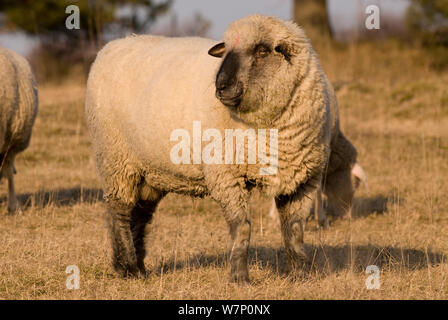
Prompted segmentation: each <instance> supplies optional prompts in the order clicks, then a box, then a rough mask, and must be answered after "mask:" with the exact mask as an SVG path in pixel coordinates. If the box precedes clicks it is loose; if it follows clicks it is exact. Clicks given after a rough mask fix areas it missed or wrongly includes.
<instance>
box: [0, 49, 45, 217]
mask: <svg viewBox="0 0 448 320" xmlns="http://www.w3.org/2000/svg"><path fill="white" fill-rule="evenodd" d="M37 103H38V102H37V85H36V80H35V78H34V75H33V73H32V71H31V68H30V66H29V64H28V62H27V61H26V60H25V59H24V58H23V57H21V56H20V55H18V54H17V53H15V52H12V51H10V50H7V49H4V48H1V47H0V110H1V111H0V179H1V178H3V177H6V178H7V179H8V212H9V213H15V212H17V211H20V207H19V203H18V201H17V197H16V194H15V190H14V177H13V175H14V174H15V173H16V170H15V168H14V158H15V156H16V155H17V154H18V153H19V152H22V151H23V150H25V149H26V148H27V147H28V145H29V143H30V138H31V131H32V128H33V124H34V120H35V118H36V115H37Z"/></svg>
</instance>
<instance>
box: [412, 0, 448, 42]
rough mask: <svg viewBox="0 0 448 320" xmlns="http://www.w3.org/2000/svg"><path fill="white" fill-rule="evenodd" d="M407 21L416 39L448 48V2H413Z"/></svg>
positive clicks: (424, 0)
mask: <svg viewBox="0 0 448 320" xmlns="http://www.w3.org/2000/svg"><path fill="white" fill-rule="evenodd" d="M407 20H408V25H409V27H410V29H411V31H412V36H413V38H414V39H418V40H420V41H422V42H423V43H424V44H427V45H443V46H448V0H412V3H411V6H410V7H409V10H408V16H407ZM416 36H417V37H416Z"/></svg>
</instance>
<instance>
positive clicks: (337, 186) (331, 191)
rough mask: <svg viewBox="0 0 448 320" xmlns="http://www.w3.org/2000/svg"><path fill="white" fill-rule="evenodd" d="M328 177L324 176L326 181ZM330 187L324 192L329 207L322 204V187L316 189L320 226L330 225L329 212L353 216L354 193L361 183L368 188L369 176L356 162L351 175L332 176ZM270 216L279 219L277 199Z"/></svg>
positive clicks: (273, 200)
mask: <svg viewBox="0 0 448 320" xmlns="http://www.w3.org/2000/svg"><path fill="white" fill-rule="evenodd" d="M325 180H326V178H324V182H323V183H325ZM330 181H331V184H330V188H324V193H326V195H327V198H328V199H327V200H328V202H327V207H326V208H323V206H322V189H321V188H319V189H318V190H317V191H316V195H315V196H316V202H315V205H314V208H313V209H314V210H313V212H310V214H312V213H314V216H315V217H316V219H317V220H318V223H319V226H321V227H323V228H326V227H327V226H328V220H327V214H330V215H333V216H337V217H342V218H345V217H351V206H352V200H353V195H354V193H355V191H356V189H357V188H358V187H359V185H360V184H361V183H363V184H364V185H365V187H366V189H367V177H366V174H365V172H364V170H363V169H362V167H361V166H360V165H359V164H358V163H355V165H354V166H353V168H352V169H351V172H350V175H349V176H347V175H346V174H345V173H343V172H341V173H339V174H337V175H334V176H330ZM269 217H270V218H271V219H273V220H274V221H278V219H279V217H278V211H277V207H276V205H275V199H272V201H271V208H270V209H269Z"/></svg>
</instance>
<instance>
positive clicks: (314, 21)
mask: <svg viewBox="0 0 448 320" xmlns="http://www.w3.org/2000/svg"><path fill="white" fill-rule="evenodd" d="M293 10H294V12H293V14H294V21H295V22H296V23H297V24H298V25H300V26H302V27H304V29H305V31H306V32H307V33H308V34H310V37H311V38H312V37H313V36H322V35H325V36H331V29H330V25H329V23H328V15H327V4H326V0H294V7H293Z"/></svg>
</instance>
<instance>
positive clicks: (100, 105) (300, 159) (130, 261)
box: [86, 15, 332, 282]
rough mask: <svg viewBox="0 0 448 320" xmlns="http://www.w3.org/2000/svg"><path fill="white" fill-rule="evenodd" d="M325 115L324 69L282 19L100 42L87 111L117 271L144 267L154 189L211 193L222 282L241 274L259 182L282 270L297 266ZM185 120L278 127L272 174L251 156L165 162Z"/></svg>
mask: <svg viewBox="0 0 448 320" xmlns="http://www.w3.org/2000/svg"><path fill="white" fill-rule="evenodd" d="M207 53H208V54H210V55H212V56H214V57H211V56H209V55H208V54H207ZM216 57H222V59H217V58H216ZM214 84H215V85H214ZM330 112H331V111H330V92H329V90H328V86H327V81H326V77H325V74H324V73H323V71H322V69H321V67H320V64H319V61H318V59H317V56H316V54H315V52H314V50H313V49H312V47H311V44H310V42H309V40H308V38H307V37H306V35H305V33H304V32H303V30H302V29H301V28H300V27H298V26H297V25H296V24H294V23H292V22H286V21H283V20H280V19H277V18H274V17H264V16H260V15H255V16H249V17H247V18H244V19H241V20H238V21H236V22H234V23H232V24H231V25H230V26H229V28H228V29H227V31H226V32H225V35H224V42H222V43H218V44H216V42H215V41H212V40H207V39H201V38H163V37H153V36H134V37H127V38H125V39H121V40H116V41H112V42H110V43H109V44H107V45H106V46H105V47H104V48H103V49H102V50H101V51H100V52H99V54H98V56H97V58H96V61H95V62H94V64H93V66H92V68H91V71H90V75H89V79H88V84H87V94H86V117H87V124H88V127H89V130H90V135H91V140H92V145H93V149H94V154H95V159H96V163H97V168H98V171H99V175H100V178H101V183H102V186H103V189H104V194H105V200H106V205H107V210H108V213H109V217H110V228H109V229H110V234H111V240H112V246H113V266H114V268H115V270H116V271H117V272H118V273H119V274H120V275H122V276H139V275H145V274H146V270H145V266H144V257H145V243H144V233H145V232H144V230H145V226H146V224H147V223H149V222H150V221H151V219H152V216H153V213H154V211H155V209H156V207H157V205H158V203H159V201H160V200H161V199H162V198H163V196H164V195H165V194H166V193H168V192H176V193H182V194H187V195H190V196H199V197H202V196H206V195H209V196H211V197H212V198H213V199H215V200H216V201H217V202H218V203H219V204H220V205H221V207H222V208H223V212H224V217H225V219H226V221H227V223H228V226H229V229H230V235H231V238H232V241H233V246H232V250H231V255H230V266H231V271H230V280H231V281H236V282H245V281H249V274H248V266H247V254H248V248H249V242H250V233H251V225H250V221H249V212H248V211H249V210H248V199H249V196H250V192H249V191H250V189H251V188H252V187H258V188H260V189H261V190H262V192H263V193H264V194H266V195H267V196H270V197H275V200H276V205H277V208H278V211H279V214H280V220H281V224H282V228H281V229H282V235H283V240H284V244H285V248H286V257H287V268H288V269H289V270H291V271H297V272H299V273H300V272H301V267H302V263H303V262H304V260H305V259H306V254H305V252H304V246H303V237H304V221H305V219H306V217H307V215H308V212H309V210H310V208H311V206H312V204H313V200H312V194H313V193H314V192H315V191H316V189H317V188H319V186H320V184H321V181H322V176H323V174H324V169H325V166H326V163H327V160H328V157H329V152H330V135H331V127H332V126H331V116H330ZM194 121H201V124H202V127H203V128H214V129H217V130H218V131H220V132H224V130H225V129H242V130H245V129H250V128H253V129H257V128H266V129H270V128H275V129H277V130H278V150H277V151H278V169H277V171H276V172H275V174H271V175H261V174H260V168H261V167H262V166H263V165H262V164H260V163H257V164H247V163H245V164H239V165H223V164H204V163H199V164H174V163H173V162H172V161H171V159H170V149H171V146H172V144H170V142H169V138H170V136H171V133H172V132H173V131H174V130H177V129H179V128H183V129H185V130H189V131H190V136H192V135H191V127H192V123H193V122H194ZM246 151H247V150H246ZM246 154H247V152H246Z"/></svg>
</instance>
